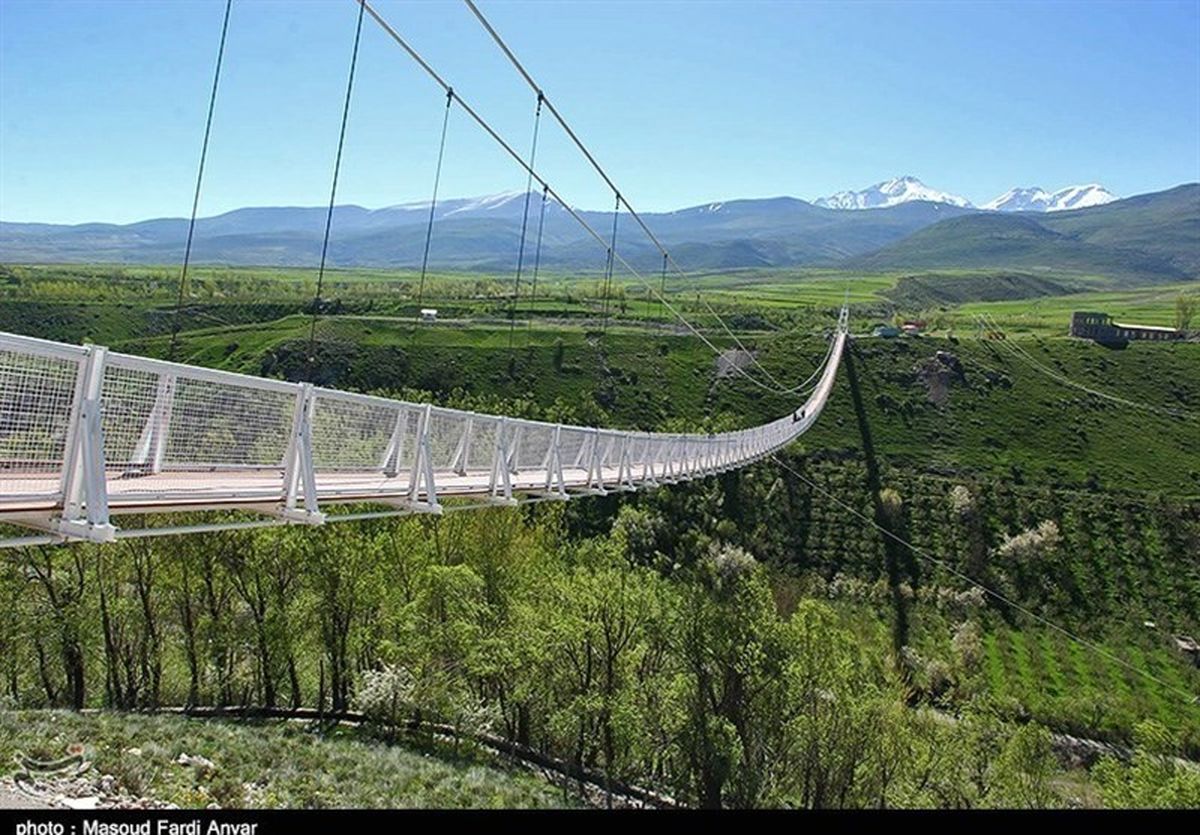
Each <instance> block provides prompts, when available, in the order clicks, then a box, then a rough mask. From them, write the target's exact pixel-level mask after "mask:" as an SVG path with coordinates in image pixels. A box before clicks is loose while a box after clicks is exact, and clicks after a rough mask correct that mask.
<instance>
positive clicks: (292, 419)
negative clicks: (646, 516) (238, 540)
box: [0, 323, 845, 518]
mask: <svg viewBox="0 0 1200 835" xmlns="http://www.w3.org/2000/svg"><path fill="white" fill-rule="evenodd" d="M844 340H845V330H844V323H843V325H842V326H841V327H840V328H839V330H838V333H837V334H836V336H835V341H834V345H833V347H832V349H831V351H830V354H829V359H828V362H827V365H826V367H825V369H824V371H823V373H822V375H821V377H820V379H819V380H818V383H817V385H816V388H815V389H814V391H813V392H812V395H811V396H810V397H809V399H808V401H807V402H806V403H805V404H804V406H803V407H802V408H800V409H798V410H797V411H796V412H794V413H791V414H789V415H786V416H785V417H783V418H780V419H779V420H776V421H773V422H771V423H768V424H765V425H763V426H758V427H753V428H750V429H745V430H740V431H736V432H725V433H719V434H712V435H682V434H661V433H646V432H621V431H614V430H601V429H595V428H590V427H581V426H569V425H556V424H552V423H545V422H539V421H529V420H519V419H514V418H507V417H502V416H495V415H481V414H476V413H472V412H466V411H459V410H454V409H444V408H437V407H432V406H427V405H423V404H418V403H406V402H401V401H396V400H389V399H385V398H380V397H370V396H365V395H358V394H351V393H347V392H340V391H334V390H330V389H323V388H313V387H310V386H307V385H305V384H298V383H287V382H282V381H278V380H268V379H262V378H256V377H248V376H244V375H239V374H231V373H227V372H220V371H213V370H210V369H204V368H195V367H191V366H184V365H178V364H174V363H167V362H162V361H158V360H150V359H145V358H141V357H134V356H129V355H124V354H114V353H108V352H106V351H104V350H103V349H92V348H80V347H76V346H69V345H60V344H58V343H51V342H44V341H42V340H35V339H28V338H26V337H17V336H11V335H8V334H0V514H2V513H6V512H11V513H16V512H18V511H22V510H24V509H28V508H32V507H45V506H49V507H51V508H52V509H57V510H60V511H62V512H67V511H68V510H70V509H71V508H69V507H66V505H68V504H72V503H71V502H66V501H65V500H64V498H63V487H62V485H63V484H65V483H67V482H68V481H69V480H70V479H69V476H70V474H71V470H72V468H73V467H75V466H76V463H77V462H76V461H74V460H73V459H72V455H71V450H72V444H73V443H74V441H73V438H75V437H76V435H77V434H78V433H97V432H98V437H95V438H93V439H92V445H91V446H90V447H89V446H87V445H84V446H81V447H79V448H80V449H93V450H94V451H93V452H92V453H90V454H92V455H95V456H96V457H97V460H95V461H93V462H90V463H93V464H95V465H96V466H95V470H96V471H98V472H100V473H102V477H101V478H100V480H99V483H98V484H94V485H92V487H90V488H89V489H91V490H92V491H93V492H94V491H96V490H102V491H103V493H104V495H103V496H95V495H87V496H84V497H83V498H82V500H81V502H82V504H83V505H85V506H86V505H90V504H95V503H97V502H98V501H102V502H103V504H104V505H105V508H106V509H107V506H109V505H112V506H118V507H128V508H129V509H133V510H163V511H167V510H172V509H183V508H186V507H191V506H246V507H254V508H258V509H261V508H262V507H264V506H265V505H269V504H271V503H275V504H278V505H279V506H280V507H282V508H284V509H285V510H286V511H287V512H293V511H294V509H295V508H298V507H300V506H301V505H303V507H304V508H305V510H304V511H303V512H304V513H307V514H308V515H309V516H310V517H313V518H316V517H317V516H318V515H319V514H316V513H315V507H316V502H317V501H318V500H319V501H349V500H356V499H381V500H402V501H410V502H411V501H414V500H415V501H418V502H422V503H424V504H425V505H429V506H436V505H437V502H438V497H439V496H440V495H446V496H452V495H490V496H491V497H493V498H504V499H509V498H511V494H512V491H513V490H514V489H515V490H520V491H525V492H528V491H530V490H533V489H545V490H548V491H550V492H552V493H555V494H557V495H559V496H565V495H566V494H567V492H568V491H571V490H582V491H594V490H597V489H609V488H614V487H624V488H631V487H635V486H637V485H638V484H641V483H656V482H658V481H662V480H668V481H675V480H680V479H687V478H692V477H697V476H700V475H706V474H708V473H711V472H715V471H717V470H720V469H725V468H728V467H731V466H737V465H741V464H745V463H748V462H750V461H753V460H756V459H758V458H761V457H762V456H764V455H766V454H769V453H770V452H771V451H773V450H775V449H777V448H779V447H781V446H783V445H784V444H786V443H788V442H790V441H791V440H792V439H794V438H795V437H796V436H797V435H799V434H800V433H802V432H804V431H805V430H806V429H808V427H810V426H811V425H812V424H813V423H814V422H815V421H816V419H817V416H818V414H819V413H820V411H821V408H822V407H823V406H824V403H825V401H826V400H827V398H828V396H829V393H830V391H831V389H832V386H833V382H834V377H835V374H836V371H837V366H838V364H839V362H840V359H841V351H842V347H843V344H844ZM96 375H99V377H98V378H97V377H96ZM96 379H98V380H99V383H98V384H94V383H91V382H88V381H92V380H96ZM88 392H91V394H90V395H89V393H88ZM97 392H98V396H97V394H96V393H97ZM89 397H92V398H96V399H97V400H98V405H99V410H98V411H99V414H100V415H101V418H100V419H99V421H98V424H97V425H98V427H99V429H98V430H97V429H95V428H94V427H92V426H91V424H89V423H88V422H87V421H86V420H84V419H83V418H82V417H81V414H83V415H86V414H89V413H90V411H89V409H88V408H82V411H81V407H83V406H84V405H86V403H88V402H92V401H89V400H88V398H89ZM91 411H95V410H94V409H93V410H91ZM88 437H89V438H91V437H92V434H88ZM414 477H416V478H417V479H418V481H416V482H414ZM71 483H75V482H71ZM514 485H515V486H514ZM296 512H300V511H296ZM92 515H93V516H94V515H95V514H92Z"/></svg>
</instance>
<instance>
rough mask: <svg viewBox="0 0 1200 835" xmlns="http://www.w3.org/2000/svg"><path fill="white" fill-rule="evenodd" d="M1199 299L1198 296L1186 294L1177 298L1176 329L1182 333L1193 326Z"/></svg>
mask: <svg viewBox="0 0 1200 835" xmlns="http://www.w3.org/2000/svg"><path fill="white" fill-rule="evenodd" d="M1197 299H1198V297H1197V296H1191V295H1187V294H1186V293H1180V294H1179V295H1178V296H1176V297H1175V327H1177V328H1179V329H1180V330H1181V331H1185V330H1187V329H1188V328H1190V327H1191V326H1192V319H1193V318H1194V317H1195V315H1196V307H1197V304H1198V301H1197Z"/></svg>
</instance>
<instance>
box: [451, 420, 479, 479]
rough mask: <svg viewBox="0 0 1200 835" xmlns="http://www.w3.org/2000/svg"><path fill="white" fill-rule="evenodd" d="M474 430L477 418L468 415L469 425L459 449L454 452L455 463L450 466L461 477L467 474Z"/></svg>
mask: <svg viewBox="0 0 1200 835" xmlns="http://www.w3.org/2000/svg"><path fill="white" fill-rule="evenodd" d="M474 428H475V416H474V415H468V416H467V425H466V427H465V428H464V429H463V433H462V437H461V438H459V441H458V448H457V449H455V450H454V462H453V463H452V464H451V465H450V469H452V470H453V471H454V472H456V473H458V474H459V475H466V474H467V461H468V459H469V458H470V457H471V433H472V430H474Z"/></svg>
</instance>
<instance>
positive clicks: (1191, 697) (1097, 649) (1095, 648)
mask: <svg viewBox="0 0 1200 835" xmlns="http://www.w3.org/2000/svg"><path fill="white" fill-rule="evenodd" d="M771 458H772V459H773V460H774V461H775V463H776V464H778V465H779V466H780V467H781V468H783V469H784V470H786V471H788V472H789V473H791V474H792V475H793V476H795V477H796V478H798V479H800V481H802V482H804V483H805V484H807V485H808V486H809V487H810V488H812V489H813V490H816V491H817V492H818V493H821V494H822V495H824V496H826V497H827V498H829V499H832V500H833V501H834V502H835V503H837V504H839V505H841V506H842V508H843V509H845V510H846V511H848V512H849V513H851V514H853V515H854V516H857V517H858V518H859V519H862V520H863V521H864V522H866V523H867V524H869V525H870V526H871V527H873V528H875V529H876V530H878V531H879V532H880V533H881V534H883V535H884V536H886V537H888V538H890V539H892V540H895V541H896V542H898V543H900V544H901V545H903V546H904V547H905V548H907V549H908V550H910V551H912V553H914V554H916V555H917V556H918V557H921V558H923V559H925V560H928V561H929V562H932V563H933V564H935V565H937V566H939V567H940V568H942V569H944V570H946V571H948V572H950V573H951V574H953V575H954V576H955V577H958V578H959V579H960V580H963V581H964V582H966V583H969V584H970V585H972V586H974V587H975V588H977V589H979V590H980V591H982V592H984V593H985V594H987V595H989V596H991V597H992V598H994V599H996V600H999V601H1000V602H1001V603H1004V604H1006V605H1008V606H1011V607H1012V608H1013V609H1016V610H1017V611H1018V612H1021V613H1022V614H1024V615H1027V616H1028V617H1030V618H1033V619H1034V620H1036V621H1037V622H1038V623H1041V624H1042V625H1043V626H1048V627H1050V628H1051V629H1053V630H1054V631H1055V632H1058V633H1059V634H1061V635H1064V636H1065V637H1067V638H1068V639H1070V640H1072V641H1075V642H1076V643H1078V644H1080V645H1082V646H1084V647H1086V648H1087V649H1090V650H1091V651H1092V652H1094V653H1096V654H1097V655H1101V656H1103V657H1105V658H1107V659H1108V660H1109V661H1112V662H1113V663H1115V664H1118V665H1120V666H1121V667H1124V668H1125V669H1127V670H1129V671H1130V672H1133V673H1136V674H1138V675H1140V676H1142V677H1143V678H1145V679H1147V680H1148V681H1152V682H1154V683H1155V684H1157V685H1159V686H1160V687H1164V688H1166V689H1167V690H1170V691H1172V692H1173V693H1176V694H1178V695H1181V696H1183V697H1184V698H1186V699H1187V700H1188V702H1190V703H1194V702H1196V700H1197V698H1200V697H1197V696H1196V695H1195V694H1194V693H1189V692H1188V691H1186V690H1184V689H1182V688H1180V687H1176V686H1175V685H1173V684H1171V683H1170V682H1167V681H1164V680H1162V679H1161V678H1159V677H1158V676H1156V675H1154V674H1153V673H1150V672H1147V671H1146V670H1143V669H1141V668H1140V667H1136V666H1134V665H1133V664H1130V663H1129V662H1128V661H1126V660H1124V659H1123V658H1121V657H1119V656H1117V655H1115V654H1113V653H1111V652H1109V651H1108V650H1106V649H1104V648H1103V647H1101V646H1099V645H1098V644H1095V643H1093V642H1091V641H1089V640H1088V639H1086V638H1083V637H1080V636H1079V635H1076V634H1075V633H1074V632H1071V631H1070V630H1068V629H1066V628H1065V627H1062V626H1059V625H1058V624H1057V623H1055V622H1054V621H1052V620H1050V619H1049V618H1046V617H1044V616H1042V615H1039V614H1037V613H1036V612H1034V611H1032V610H1031V609H1027V608H1026V607H1024V606H1022V605H1021V604H1020V603H1017V602H1016V601H1015V600H1013V599H1012V598H1010V597H1008V596H1007V595H1004V594H1002V593H1001V592H998V591H995V590H994V589H992V588H989V587H988V586H985V585H984V584H983V583H981V582H979V581H978V580H976V579H975V578H973V577H971V576H970V575H969V574H966V573H964V572H962V571H959V570H958V569H957V568H955V567H954V566H952V565H950V564H949V563H947V562H946V561H945V560H941V559H938V558H937V557H935V556H933V555H932V554H930V553H929V552H928V551H925V550H924V549H922V548H918V547H917V546H916V545H913V544H912V543H911V542H909V541H908V540H906V539H904V538H903V537H900V536H897V535H896V534H894V533H892V532H891V531H889V530H888V529H887V528H885V527H883V526H882V525H880V524H879V523H878V522H876V521H875V520H874V519H872V518H871V517H869V516H867V515H866V514H865V513H862V512H861V511H859V510H858V509H857V508H855V507H854V506H852V505H850V504H847V503H846V502H844V501H842V500H841V499H839V498H838V497H837V496H835V495H834V494H833V493H831V492H830V491H828V490H826V489H824V488H823V487H821V486H819V485H818V484H817V483H816V482H814V481H812V480H811V479H809V478H806V477H805V476H803V475H801V474H800V473H799V472H797V471H796V470H795V469H793V468H792V467H789V466H788V465H787V464H785V463H784V462H783V461H782V460H781V459H780V458H779V456H778V455H776V454H774V453H772V454H771Z"/></svg>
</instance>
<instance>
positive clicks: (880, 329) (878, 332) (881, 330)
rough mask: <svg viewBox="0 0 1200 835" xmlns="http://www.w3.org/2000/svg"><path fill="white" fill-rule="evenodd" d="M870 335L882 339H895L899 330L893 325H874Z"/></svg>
mask: <svg viewBox="0 0 1200 835" xmlns="http://www.w3.org/2000/svg"><path fill="white" fill-rule="evenodd" d="M871 333H872V334H874V335H875V336H882V337H883V338H884V339H895V338H896V337H897V336H899V335H900V329H899V328H898V327H896V326H895V325H876V326H875V329H874V330H873V331H871Z"/></svg>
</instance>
